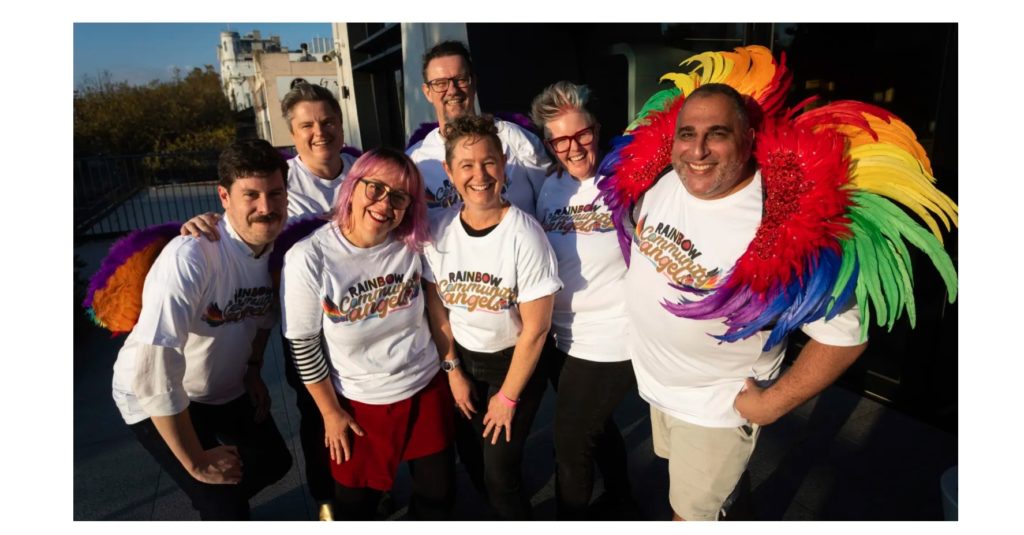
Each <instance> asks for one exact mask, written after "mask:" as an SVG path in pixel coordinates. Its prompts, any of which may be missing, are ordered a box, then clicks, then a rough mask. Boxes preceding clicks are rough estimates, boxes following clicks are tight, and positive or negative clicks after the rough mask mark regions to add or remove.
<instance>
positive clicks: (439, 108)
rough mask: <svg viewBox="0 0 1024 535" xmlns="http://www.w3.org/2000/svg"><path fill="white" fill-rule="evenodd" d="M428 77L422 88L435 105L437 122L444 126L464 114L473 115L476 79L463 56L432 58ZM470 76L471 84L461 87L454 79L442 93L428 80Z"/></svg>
mask: <svg viewBox="0 0 1024 535" xmlns="http://www.w3.org/2000/svg"><path fill="white" fill-rule="evenodd" d="M425 72H426V75H427V78H426V80H424V83H423V86H422V89H423V95H424V96H426V97H427V100H428V101H429V102H430V104H431V105H433V106H434V113H435V115H436V116H437V122H439V123H441V125H442V126H444V124H445V123H449V122H451V121H454V120H455V118H456V117H461V116H462V115H467V114H468V115H472V114H473V113H474V110H473V101H474V99H475V98H476V80H475V79H474V78H473V76H472V75H471V73H470V72H469V67H468V66H467V65H466V62H465V60H463V59H462V56H441V57H439V58H434V59H432V60H430V63H429V64H427V68H426V70H425ZM467 76H468V77H469V85H468V86H466V87H465V88H461V87H459V84H457V83H455V82H454V81H452V82H449V84H448V88H447V89H446V90H445V91H444V92H441V93H438V92H436V91H434V90H433V89H431V88H430V87H429V86H428V85H427V82H429V81H432V80H438V79H443V78H463V77H467Z"/></svg>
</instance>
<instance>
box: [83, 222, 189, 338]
mask: <svg viewBox="0 0 1024 535" xmlns="http://www.w3.org/2000/svg"><path fill="white" fill-rule="evenodd" d="M180 228H181V223H178V222H171V223H165V224H163V225H156V226H153V227H149V228H145V229H141V230H137V231H135V232H133V233H131V234H129V235H127V236H125V237H124V238H121V239H120V240H118V241H116V242H115V243H114V245H112V246H111V247H110V252H108V253H107V256H106V257H105V258H104V259H103V261H102V262H101V263H100V269H99V271H97V272H96V274H95V275H93V276H92V278H91V279H89V287H88V289H87V290H86V296H85V301H83V302H82V306H83V307H85V309H86V313H87V314H88V315H89V317H90V318H91V319H92V321H93V322H94V323H95V324H96V325H98V326H100V327H102V328H104V329H107V330H108V331H110V332H111V333H112V334H114V335H118V334H123V333H126V332H129V331H131V330H132V328H133V327H135V323H136V322H137V321H138V319H139V314H140V313H141V311H142V286H143V283H145V281H146V274H147V273H149V268H150V267H152V265H153V262H155V261H156V257H157V256H159V255H160V251H162V250H163V248H164V246H165V245H167V243H168V242H170V241H171V240H172V239H174V237H175V236H177V235H178V234H179V229H180Z"/></svg>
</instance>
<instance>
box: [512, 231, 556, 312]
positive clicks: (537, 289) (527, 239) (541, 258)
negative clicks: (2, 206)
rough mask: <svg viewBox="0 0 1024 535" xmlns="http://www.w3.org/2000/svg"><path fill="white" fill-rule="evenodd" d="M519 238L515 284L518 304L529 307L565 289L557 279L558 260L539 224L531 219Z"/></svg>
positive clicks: (517, 239)
mask: <svg viewBox="0 0 1024 535" xmlns="http://www.w3.org/2000/svg"><path fill="white" fill-rule="evenodd" d="M525 220H526V223H527V224H526V225H524V226H523V229H522V230H521V232H520V233H519V236H517V238H516V248H515V251H516V283H517V284H518V285H519V297H518V302H520V303H527V302H530V301H534V300H537V299H540V298H541V297H545V296H548V295H551V294H553V293H555V292H557V291H558V290H559V289H561V288H562V281H561V279H559V278H558V260H557V258H556V257H555V251H554V250H553V249H552V248H551V243H550V242H548V238H547V236H546V235H545V234H544V231H543V230H542V229H541V227H540V224H539V223H537V221H536V220H534V219H533V218H532V217H530V218H525Z"/></svg>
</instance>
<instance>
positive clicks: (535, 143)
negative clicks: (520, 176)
mask: <svg viewBox="0 0 1024 535" xmlns="http://www.w3.org/2000/svg"><path fill="white" fill-rule="evenodd" d="M505 126H506V128H508V131H509V135H508V144H509V152H511V153H512V157H513V158H514V159H515V160H516V162H517V163H518V165H519V166H521V167H522V168H523V170H524V171H525V172H526V178H527V180H529V181H530V187H532V188H533V203H534V205H536V204H537V199H539V198H540V189H541V188H542V187H543V186H544V179H546V178H547V172H548V166H550V165H551V159H550V158H548V153H547V151H545V150H544V144H543V143H541V140H540V139H539V138H538V137H537V136H535V135H533V134H532V133H531V132H529V131H527V130H526V129H524V128H523V127H521V126H519V125H516V124H513V123H508V122H506V123H505Z"/></svg>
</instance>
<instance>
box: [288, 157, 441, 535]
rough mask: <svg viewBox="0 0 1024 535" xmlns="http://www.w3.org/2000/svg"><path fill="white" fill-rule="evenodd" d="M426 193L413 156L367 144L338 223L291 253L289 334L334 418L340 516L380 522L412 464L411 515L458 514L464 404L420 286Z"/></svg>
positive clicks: (327, 421)
mask: <svg viewBox="0 0 1024 535" xmlns="http://www.w3.org/2000/svg"><path fill="white" fill-rule="evenodd" d="M423 191H424V189H423V179H422V177H421V175H420V173H419V171H418V170H417V168H416V166H415V165H414V164H413V163H412V161H411V160H409V158H408V157H406V156H405V155H404V154H402V153H401V152H399V151H397V150H394V149H389V148H381V149H376V150H372V151H370V152H367V153H366V154H364V155H363V156H362V157H360V158H359V159H358V160H357V161H356V162H355V164H354V165H353V166H352V169H351V170H350V171H349V174H348V177H347V179H346V181H345V183H344V185H343V186H342V187H341V190H340V191H339V193H338V198H337V201H336V204H335V206H334V211H333V216H332V219H331V221H330V222H329V223H328V224H326V225H324V226H322V227H320V228H319V229H318V230H316V231H315V232H313V233H312V234H310V235H309V236H308V237H306V238H305V239H303V240H302V241H299V242H298V243H296V244H295V245H294V246H293V247H292V248H291V249H290V250H289V251H288V253H287V254H286V255H285V264H284V269H283V272H282V277H281V279H282V280H281V305H282V308H283V313H282V318H283V320H282V331H283V333H284V336H285V338H286V339H287V340H288V343H289V344H290V345H291V348H292V350H293V352H294V354H295V366H296V368H297V369H298V372H299V375H300V377H301V378H302V381H303V382H304V383H305V384H306V387H307V388H308V389H309V392H310V394H311V395H312V396H313V399H314V400H315V401H316V405H317V407H318V408H319V409H320V413H321V414H322V415H323V419H324V429H325V433H324V445H325V447H326V448H327V449H328V450H329V451H330V457H331V460H332V462H331V474H332V476H333V477H334V480H335V503H334V512H335V517H336V518H338V519H345V520H369V519H372V517H373V514H374V512H375V511H376V508H377V502H378V500H379V499H380V496H381V493H383V492H384V491H387V490H389V489H390V488H391V486H392V485H393V483H394V479H395V474H396V472H397V469H398V464H399V463H400V462H401V461H409V464H410V472H411V473H412V478H413V496H412V499H411V503H410V507H409V509H410V515H411V516H413V517H415V518H421V519H445V518H449V517H450V515H451V510H452V505H453V503H454V490H455V485H454V456H453V453H452V448H451V442H452V434H453V431H452V429H453V427H452V426H453V422H452V406H453V403H454V401H453V399H452V396H451V391H450V390H449V388H448V384H447V381H445V378H444V374H443V373H440V368H439V365H438V354H437V349H436V347H435V345H434V343H433V341H432V340H431V335H430V329H429V327H428V325H427V321H426V315H425V312H424V310H425V309H424V299H423V292H422V289H421V287H420V284H421V283H420V279H421V273H422V269H423V266H422V263H421V260H420V252H421V251H422V246H423V244H424V243H425V242H426V241H427V240H428V230H427V224H426V210H427V208H426V200H425V197H424V193H423Z"/></svg>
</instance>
